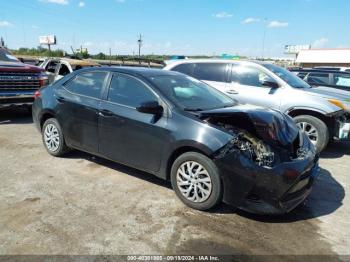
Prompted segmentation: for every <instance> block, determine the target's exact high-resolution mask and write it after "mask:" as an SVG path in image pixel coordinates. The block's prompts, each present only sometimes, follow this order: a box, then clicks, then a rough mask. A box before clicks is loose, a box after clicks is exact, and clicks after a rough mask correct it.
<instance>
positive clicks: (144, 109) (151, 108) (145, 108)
mask: <svg viewBox="0 0 350 262" xmlns="http://www.w3.org/2000/svg"><path fill="white" fill-rule="evenodd" d="M136 110H137V111H139V112H141V113H145V114H152V115H161V114H163V110H164V109H163V107H162V106H161V105H159V103H158V102H157V101H149V102H145V103H142V104H141V105H140V106H138V107H137V108H136Z"/></svg>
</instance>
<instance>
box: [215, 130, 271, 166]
mask: <svg viewBox="0 0 350 262" xmlns="http://www.w3.org/2000/svg"><path fill="white" fill-rule="evenodd" d="M237 150H239V152H240V153H241V154H242V155H244V156H245V157H246V158H248V159H251V160H252V161H254V162H255V163H256V164H257V165H259V166H265V167H272V166H273V165H274V162H275V154H274V153H273V152H272V150H271V149H270V147H269V146H268V145H265V144H264V143H263V142H262V141H260V140H258V139H256V138H254V137H252V136H251V135H249V134H248V133H246V132H240V133H238V134H237V135H234V138H233V139H232V140H231V142H230V143H229V144H228V145H227V146H225V147H224V148H223V149H222V150H221V151H220V154H219V155H218V157H219V158H220V157H223V156H225V155H226V154H227V153H231V152H234V151H237Z"/></svg>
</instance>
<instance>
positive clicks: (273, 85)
mask: <svg viewBox="0 0 350 262" xmlns="http://www.w3.org/2000/svg"><path fill="white" fill-rule="evenodd" d="M164 70H172V71H177V72H181V73H184V74H186V75H189V76H192V77H194V78H197V79H199V80H202V81H203V82H206V83H207V84H209V85H211V86H213V87H215V88H216V89H218V90H220V91H222V92H224V93H226V94H228V95H229V96H231V97H232V98H235V99H236V100H238V101H239V102H241V103H247V104H253V105H259V106H263V107H269V108H273V109H275V110H279V111H281V112H283V113H286V114H288V115H289V116H291V117H292V118H293V119H294V121H295V122H296V124H297V125H298V126H299V127H300V129H302V130H303V131H305V132H306V133H307V135H308V136H309V138H310V140H311V142H312V143H313V144H314V145H315V146H316V148H317V151H318V152H321V151H322V150H323V149H324V148H325V147H326V146H327V144H328V141H329V140H332V139H333V138H334V139H337V140H349V139H350V123H349V120H348V119H347V115H348V113H350V99H349V94H350V93H349V92H348V91H343V90H338V89H334V88H328V87H318V88H311V86H310V85H309V84H307V83H306V82H304V81H303V80H301V79H300V78H299V77H297V76H296V75H295V74H293V73H291V72H289V71H288V70H286V69H284V68H282V67H279V66H277V65H274V64H271V63H267V62H260V61H242V60H225V59H188V60H178V61H176V62H174V63H171V64H170V65H167V66H166V67H165V68H164Z"/></svg>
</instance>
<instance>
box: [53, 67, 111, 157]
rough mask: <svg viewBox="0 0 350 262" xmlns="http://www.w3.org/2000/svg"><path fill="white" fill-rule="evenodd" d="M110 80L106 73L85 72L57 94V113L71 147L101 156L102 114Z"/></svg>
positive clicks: (66, 84) (65, 85)
mask: <svg viewBox="0 0 350 262" xmlns="http://www.w3.org/2000/svg"><path fill="white" fill-rule="evenodd" d="M107 79H108V78H107V73H106V72H98V71H96V72H95V71H89V72H82V73H80V74H78V75H76V76H75V77H74V78H73V79H72V80H70V81H68V82H67V83H65V84H64V85H63V88H60V89H59V90H58V91H57V92H56V94H55V99H57V102H58V103H57V109H56V110H57V112H58V117H59V122H60V123H61V125H62V128H63V132H64V134H65V139H66V142H67V143H68V144H69V145H71V146H73V147H75V148H78V149H82V150H84V151H88V152H91V153H97V152H98V112H99V111H98V110H99V106H100V102H101V93H102V89H103V87H104V85H105V84H106V82H107Z"/></svg>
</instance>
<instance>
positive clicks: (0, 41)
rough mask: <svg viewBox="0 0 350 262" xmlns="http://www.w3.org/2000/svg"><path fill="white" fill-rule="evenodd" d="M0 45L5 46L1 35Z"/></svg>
mask: <svg viewBox="0 0 350 262" xmlns="http://www.w3.org/2000/svg"><path fill="white" fill-rule="evenodd" d="M0 47H5V41H4V39H3V38H2V37H1V39H0Z"/></svg>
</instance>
